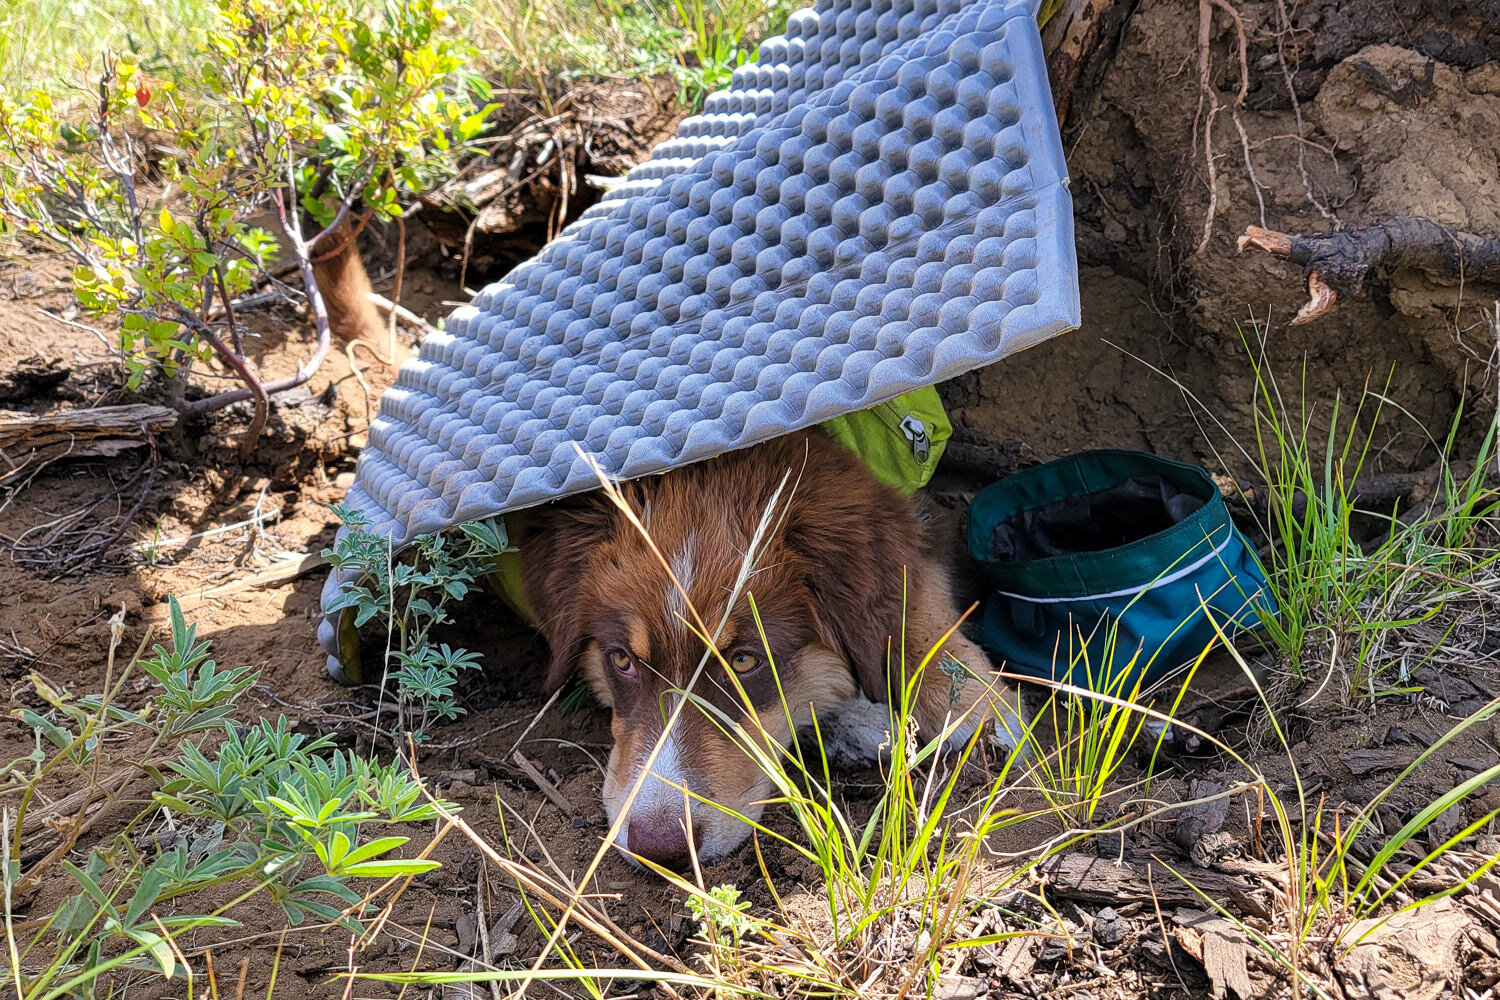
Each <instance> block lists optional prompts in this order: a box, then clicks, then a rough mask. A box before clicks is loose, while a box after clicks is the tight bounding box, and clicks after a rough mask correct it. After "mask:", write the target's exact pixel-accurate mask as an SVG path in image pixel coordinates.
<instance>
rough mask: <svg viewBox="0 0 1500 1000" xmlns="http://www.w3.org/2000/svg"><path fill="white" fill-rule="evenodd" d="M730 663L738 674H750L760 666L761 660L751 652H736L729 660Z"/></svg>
mask: <svg viewBox="0 0 1500 1000" xmlns="http://www.w3.org/2000/svg"><path fill="white" fill-rule="evenodd" d="M729 665H730V666H731V667H733V668H734V672H735V673H737V674H748V673H749V672H750V671H752V670H754V669H755V668H756V667H758V666H760V660H759V659H758V658H756V657H755V656H752V655H751V654H749V653H736V654H735V657H734V659H732V660H730V661H729Z"/></svg>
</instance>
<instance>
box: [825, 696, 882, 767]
mask: <svg viewBox="0 0 1500 1000" xmlns="http://www.w3.org/2000/svg"><path fill="white" fill-rule="evenodd" d="M818 730H819V732H820V733H821V734H822V737H823V752H824V753H825V754H827V755H828V759H829V760H830V761H832V762H833V763H835V764H839V765H842V766H845V767H860V766H864V765H868V764H874V763H876V762H878V761H879V760H880V759H881V758H882V757H884V756H885V755H887V754H889V753H890V746H891V707H890V706H889V705H878V704H876V703H875V702H873V701H870V700H869V699H867V698H866V697H865V696H864V695H862V694H861V695H855V696H854V697H853V698H846V699H844V700H843V701H841V702H839V704H838V706H837V708H836V709H835V710H834V714H831V715H829V716H828V717H827V718H826V719H825V718H821V717H820V718H819V719H818Z"/></svg>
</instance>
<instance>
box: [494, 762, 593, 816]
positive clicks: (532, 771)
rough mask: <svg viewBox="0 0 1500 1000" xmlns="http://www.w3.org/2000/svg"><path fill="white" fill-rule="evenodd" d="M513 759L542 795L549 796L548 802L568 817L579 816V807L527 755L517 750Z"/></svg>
mask: <svg viewBox="0 0 1500 1000" xmlns="http://www.w3.org/2000/svg"><path fill="white" fill-rule="evenodd" d="M511 759H512V760H514V761H515V762H516V766H517V767H519V768H520V769H521V770H522V771H524V772H526V777H528V778H530V779H531V782H532V784H534V785H536V787H537V788H539V789H541V791H542V794H543V795H545V796H547V798H548V800H550V801H551V803H552V804H553V805H555V806H557V808H559V809H561V810H562V811H563V812H564V813H566V814H567V815H568V816H577V815H578V809H577V807H575V806H574V805H573V803H572V802H569V801H568V798H567V796H565V795H563V793H562V792H560V791H558V790H557V786H556V785H554V784H553V783H552V782H550V781H548V780H547V776H546V775H544V774H543V773H542V772H541V770H540V769H539V768H538V767H537V766H536V765H535V764H533V763H532V762H531V761H530V760H529V759H527V757H526V755H525V754H523V753H521V751H519V750H517V751H516V752H515V753H513V754H511Z"/></svg>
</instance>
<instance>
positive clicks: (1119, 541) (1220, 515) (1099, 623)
mask: <svg viewBox="0 0 1500 1000" xmlns="http://www.w3.org/2000/svg"><path fill="white" fill-rule="evenodd" d="M969 551H970V552H971V553H972V554H973V556H974V558H975V559H977V560H978V561H979V562H980V564H981V565H982V566H983V567H984V570H985V572H986V574H987V575H988V576H989V579H990V581H991V582H992V583H993V585H994V591H993V592H992V593H991V595H990V596H989V598H988V600H987V601H986V604H985V609H984V614H983V617H982V619H981V641H982V643H983V644H984V646H985V647H986V648H987V649H988V650H989V652H990V654H991V655H992V656H994V657H995V658H996V660H997V663H999V662H1000V661H1003V669H1005V670H1008V671H1011V672H1015V673H1021V674H1028V675H1031V676H1035V677H1042V678H1050V679H1052V680H1056V681H1063V682H1067V683H1070V684H1074V685H1077V686H1079V687H1087V688H1090V689H1092V690H1095V691H1106V690H1107V691H1109V692H1111V693H1118V692H1120V691H1121V690H1122V689H1123V690H1124V691H1127V692H1128V691H1129V690H1131V688H1132V687H1133V686H1134V685H1135V684H1136V683H1139V684H1141V685H1142V686H1146V685H1149V684H1151V683H1153V682H1154V681H1156V680H1157V679H1158V678H1160V677H1161V676H1162V675H1163V674H1165V673H1167V672H1169V671H1170V670H1172V669H1174V668H1176V667H1178V666H1181V665H1182V664H1184V663H1187V662H1190V661H1192V660H1194V659H1195V658H1196V657H1197V656H1198V655H1199V654H1200V653H1202V652H1203V651H1204V649H1206V648H1207V647H1208V646H1209V645H1210V644H1211V643H1212V642H1213V641H1214V639H1215V638H1216V636H1217V634H1218V632H1217V629H1216V628H1215V624H1216V623H1217V626H1218V629H1222V630H1223V631H1224V632H1225V633H1226V634H1231V633H1233V632H1234V631H1237V630H1240V629H1249V628H1256V627H1259V625H1260V618H1261V616H1262V615H1274V614H1275V613H1276V608H1275V602H1274V599H1273V598H1272V597H1271V595H1270V593H1269V590H1268V589H1267V586H1266V577H1265V572H1264V570H1263V569H1262V568H1261V565H1260V563H1259V561H1258V560H1257V559H1256V558H1255V554H1254V552H1253V550H1252V549H1251V547H1250V544H1249V542H1248V541H1247V540H1246V539H1245V537H1244V536H1243V535H1241V534H1240V532H1239V531H1238V530H1237V529H1236V528H1235V527H1234V524H1233V523H1232V522H1231V521H1230V519H1229V511H1228V510H1227V509H1226V508H1225V506H1224V499H1223V497H1222V496H1220V494H1219V490H1218V488H1217V487H1216V486H1215V485H1214V482H1213V480H1212V479H1210V478H1209V476H1208V474H1207V473H1206V472H1204V471H1203V470H1202V469H1200V468H1197V467H1195V466H1191V465H1183V464H1181V463H1179V462H1172V461H1168V460H1167V459H1164V458H1158V457H1156V456H1155V455H1148V454H1144V453H1141V452H1129V451H1095V452H1088V453H1086V454H1082V455H1075V456H1073V457H1071V458H1064V459H1060V460H1058V461H1055V462H1050V463H1048V464H1046V465H1039V466H1036V467H1035V468H1031V469H1026V470H1024V471H1022V472H1018V473H1016V474H1015V475H1013V476H1010V477H1008V478H1006V479H1002V480H1001V481H1000V482H998V483H995V484H993V485H992V486H989V487H987V488H985V489H984V490H982V491H981V492H980V493H979V494H978V495H977V496H976V497H975V498H974V501H973V503H972V504H971V505H970V508H969Z"/></svg>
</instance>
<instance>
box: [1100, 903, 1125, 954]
mask: <svg viewBox="0 0 1500 1000" xmlns="http://www.w3.org/2000/svg"><path fill="white" fill-rule="evenodd" d="M1128 933H1130V921H1128V920H1126V919H1125V918H1124V917H1122V916H1120V915H1119V914H1118V913H1117V912H1115V909H1114V907H1112V906H1106V907H1105V908H1104V909H1102V910H1100V911H1099V912H1098V913H1096V914H1094V927H1093V935H1094V940H1095V941H1096V942H1097V943H1098V944H1099V946H1100V947H1102V948H1113V947H1114V946H1115V945H1117V944H1119V943H1120V942H1121V941H1124V940H1125V935H1126V934H1128Z"/></svg>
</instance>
